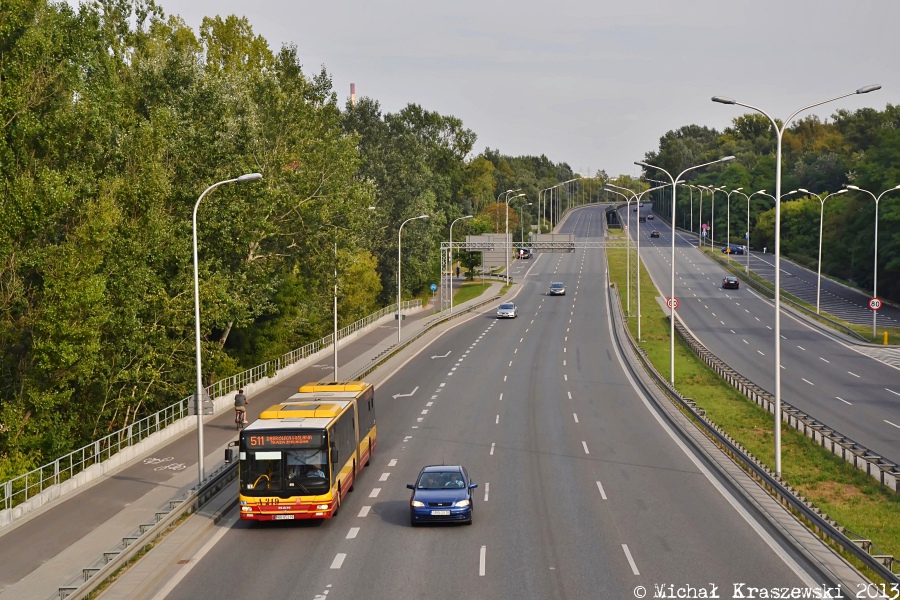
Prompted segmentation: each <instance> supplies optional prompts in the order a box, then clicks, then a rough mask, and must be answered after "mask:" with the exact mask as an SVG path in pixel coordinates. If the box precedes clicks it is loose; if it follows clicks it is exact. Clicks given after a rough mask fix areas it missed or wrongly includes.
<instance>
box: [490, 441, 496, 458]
mask: <svg viewBox="0 0 900 600" xmlns="http://www.w3.org/2000/svg"><path fill="white" fill-rule="evenodd" d="M495 445H496V442H491V456H493V455H494V446H495Z"/></svg>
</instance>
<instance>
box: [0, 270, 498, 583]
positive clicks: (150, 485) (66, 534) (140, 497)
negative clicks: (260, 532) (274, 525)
mask: <svg viewBox="0 0 900 600" xmlns="http://www.w3.org/2000/svg"><path fill="white" fill-rule="evenodd" d="M501 289H502V285H501V283H499V282H495V283H492V284H491V287H490V288H489V289H488V291H487V293H485V294H483V295H482V296H480V297H479V298H475V299H473V300H470V301H468V302H465V303H462V304H461V305H459V306H454V309H453V312H454V315H455V314H457V312H458V313H459V314H463V312H464V311H465V310H466V309H467V308H469V307H471V306H472V305H474V304H477V303H479V302H483V301H484V300H486V299H489V298H493V297H495V296H497V295H498V294H499V293H500V290H501ZM497 303H499V300H498V301H497V302H492V303H490V304H488V305H486V307H485V308H483V309H478V310H488V309H490V308H491V307H493V306H494V305H495V304H497ZM437 318H439V315H436V314H435V313H434V310H433V308H432V307H430V306H426V307H425V308H424V309H423V310H421V311H419V312H418V313H416V314H415V315H412V316H410V317H409V318H407V319H404V322H403V327H402V333H403V339H404V340H407V339H409V338H410V337H412V336H413V335H415V334H417V333H419V332H421V331H422V330H424V329H426V328H428V327H429V326H430V325H431V324H433V322H434V321H435V320H436V319H437ZM396 344H397V326H396V321H388V322H387V324H386V325H382V326H380V327H377V328H375V329H374V330H373V331H371V332H369V333H368V334H366V335H364V336H362V337H360V338H359V339H357V340H355V341H353V342H351V343H349V344H348V345H347V346H342V347H340V348H339V350H338V361H339V364H338V375H339V376H340V377H349V376H350V375H351V374H353V373H356V372H358V371H360V370H362V369H363V368H364V367H366V366H367V365H369V364H370V363H371V362H372V361H373V360H374V359H375V358H376V357H379V356H381V355H383V354H385V353H386V352H388V350H389V349H390V348H391V347H392V346H396ZM333 365H334V363H333V361H332V360H331V358H330V356H329V357H328V358H322V359H320V360H319V361H318V362H317V364H312V365H310V366H308V367H307V368H305V369H303V370H302V371H300V372H298V373H297V374H296V375H294V376H292V377H290V378H287V379H285V380H282V381H280V382H278V383H276V384H274V385H272V386H271V387H269V388H268V389H266V390H263V391H260V392H258V393H256V394H255V395H254V396H251V398H250V406H249V410H248V417H249V418H251V419H253V418H255V417H256V416H257V415H258V414H259V413H260V412H261V411H262V410H263V409H264V408H267V407H268V406H271V405H272V404H275V403H277V402H280V401H281V400H283V399H284V398H286V397H287V396H289V395H290V394H292V393H294V392H296V390H297V388H298V387H299V386H300V385H302V384H304V383H307V382H309V381H322V380H326V379H328V380H330V379H331V378H332V377H333V368H334V367H333ZM203 429H204V449H205V450H206V452H205V453H204V454H205V458H204V464H205V466H206V472H207V473H210V472H212V471H214V470H215V469H216V468H217V467H218V466H219V465H221V464H222V463H223V460H224V454H225V453H224V449H225V447H226V446H227V445H228V443H229V442H231V441H233V440H234V438H235V432H234V422H233V416H232V414H231V411H230V410H226V411H225V412H224V413H223V414H219V415H217V416H214V417H210V418H209V419H208V420H206V421H205V422H204V428H203ZM197 477H198V472H197V441H196V428H193V429H189V430H188V431H186V432H185V434H183V435H182V436H180V437H178V438H175V439H173V440H170V441H169V442H168V443H166V444H165V445H161V446H158V447H157V448H155V449H153V450H151V451H149V452H147V453H145V454H144V455H142V456H139V457H137V458H135V459H134V460H133V461H131V462H130V463H128V464H126V465H123V466H122V467H120V468H118V469H116V470H114V471H112V472H110V473H108V474H106V475H104V476H101V477H98V478H97V479H96V480H95V481H94V482H92V483H90V484H88V485H86V486H84V487H83V488H80V489H79V490H77V491H75V492H73V493H71V494H69V495H67V496H64V497H63V498H61V499H60V500H58V501H55V502H51V503H49V504H48V505H46V506H44V507H42V508H40V509H38V510H36V511H35V512H34V513H32V514H30V515H28V516H27V517H24V518H22V519H21V520H19V521H16V522H15V523H13V524H11V525H9V526H8V527H5V528H3V530H2V531H0V599H2V600H6V599H7V598H9V599H16V600H18V599H20V598H27V599H29V600H45V599H50V598H59V597H60V595H59V588H60V587H61V586H67V585H73V584H74V585H77V583H78V581H79V580H80V578H81V577H82V570H83V569H85V568H88V567H92V566H96V565H97V564H99V563H98V561H100V562H102V558H103V553H104V552H108V551H111V550H113V549H114V548H116V547H117V546H119V545H120V544H121V543H122V538H123V537H128V536H132V535H134V534H135V532H136V531H137V530H138V529H139V526H140V524H142V523H150V522H154V521H155V515H156V513H157V512H158V511H167V510H168V504H169V502H170V501H172V500H175V499H178V498H181V497H183V496H184V495H185V494H186V493H187V492H188V491H189V490H190V489H191V487H193V486H194V485H195V484H196V482H197ZM234 485H235V488H234V489H232V490H231V491H232V492H233V493H230V494H229V493H227V492H226V493H223V494H220V495H219V497H218V498H216V499H214V500H213V501H212V502H210V503H209V504H208V505H206V506H204V507H203V508H202V509H201V510H200V511H199V512H198V513H197V514H196V515H194V516H192V517H191V518H189V519H187V520H186V521H185V522H184V523H183V524H182V525H181V526H179V527H178V528H177V529H176V530H175V531H173V532H172V533H170V534H169V536H168V537H167V539H169V538H171V540H172V542H171V543H179V541H180V542H181V543H185V544H190V543H191V541H192V540H194V539H196V536H197V533H198V531H199V530H202V529H203V528H205V527H212V526H214V524H215V522H216V521H217V520H218V518H219V515H220V513H221V512H222V510H223V509H225V508H227V507H228V506H229V504H230V503H233V502H234V500H235V498H236V497H237V492H236V484H234ZM145 560H146V559H145ZM148 569H149V570H150V573H151V574H152V572H154V571H153V564H152V561H148V562H147V563H145V562H144V560H142V561H140V562H139V563H138V564H137V565H135V566H134V567H133V568H132V569H130V570H129V571H128V572H126V574H125V576H124V577H122V578H121V579H120V583H117V584H116V585H114V586H112V587H111V588H110V589H109V590H107V591H106V592H104V598H107V597H109V598H131V597H133V592H134V591H135V588H134V587H131V588H129V586H134V585H137V584H136V583H135V582H134V581H133V580H132V579H131V578H132V577H139V576H140V575H141V574H142V573H143V574H144V575H145V576H146V574H147V570H148ZM151 577H152V575H151ZM129 582H130V583H129Z"/></svg>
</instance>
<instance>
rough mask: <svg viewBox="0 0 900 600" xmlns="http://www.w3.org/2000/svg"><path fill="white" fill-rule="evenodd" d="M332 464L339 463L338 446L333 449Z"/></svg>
mask: <svg viewBox="0 0 900 600" xmlns="http://www.w3.org/2000/svg"><path fill="white" fill-rule="evenodd" d="M331 464H333V465H336V464H338V449H337V448H332V449H331Z"/></svg>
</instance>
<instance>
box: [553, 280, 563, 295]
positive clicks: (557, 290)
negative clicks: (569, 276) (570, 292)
mask: <svg viewBox="0 0 900 600" xmlns="http://www.w3.org/2000/svg"><path fill="white" fill-rule="evenodd" d="M550 295H551V296H565V295H566V284H564V283H563V282H561V281H554V282H553V283H551V284H550Z"/></svg>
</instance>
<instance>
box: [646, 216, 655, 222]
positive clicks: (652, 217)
mask: <svg viewBox="0 0 900 600" xmlns="http://www.w3.org/2000/svg"><path fill="white" fill-rule="evenodd" d="M655 218H656V217H654V216H653V215H647V220H648V221H652V220H653V219H655Z"/></svg>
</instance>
